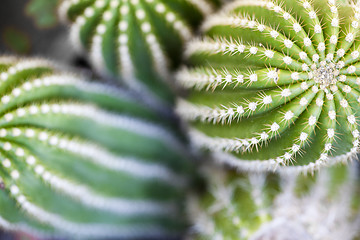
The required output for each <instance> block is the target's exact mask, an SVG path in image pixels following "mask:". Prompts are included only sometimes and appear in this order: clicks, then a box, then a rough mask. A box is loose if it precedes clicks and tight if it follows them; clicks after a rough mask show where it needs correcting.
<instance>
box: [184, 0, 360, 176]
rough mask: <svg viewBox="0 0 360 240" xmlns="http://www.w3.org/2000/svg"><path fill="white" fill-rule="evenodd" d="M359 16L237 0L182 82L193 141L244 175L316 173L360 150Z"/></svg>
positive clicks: (329, 4) (208, 34)
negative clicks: (283, 170)
mask: <svg viewBox="0 0 360 240" xmlns="http://www.w3.org/2000/svg"><path fill="white" fill-rule="evenodd" d="M359 20H360V9H359V8H358V7H356V6H355V5H350V4H348V3H345V1H343V2H335V0H329V1H325V0H314V1H307V0H296V1H293V0H284V1H268V0H255V1H235V2H232V3H229V4H228V5H227V7H225V9H224V10H223V11H222V12H221V13H219V14H217V15H215V16H212V17H210V19H208V20H207V21H206V22H205V24H204V25H203V32H204V37H203V38H202V39H198V40H194V41H193V42H192V43H191V44H190V46H189V47H188V49H187V57H188V59H189V61H190V63H191V64H192V67H190V68H184V69H183V70H182V71H180V73H179V74H178V81H179V82H180V84H182V85H183V86H184V87H186V88H188V89H191V90H192V91H191V93H190V96H189V98H188V100H179V104H178V112H179V113H180V115H182V116H183V118H185V119H187V120H188V121H190V122H191V123H192V126H193V131H192V135H193V137H194V141H195V142H196V143H197V144H198V145H199V146H201V147H205V148H208V149H210V150H213V152H215V155H216V158H217V159H218V160H219V161H222V162H226V163H228V164H230V165H234V166H236V167H239V168H243V169H247V170H256V169H257V170H269V169H270V170H273V169H276V168H278V167H287V166H291V167H288V168H292V169H295V171H303V172H309V171H314V170H317V169H319V168H320V167H321V166H323V165H329V164H333V163H335V162H338V161H340V160H343V159H344V158H343V157H344V156H347V157H348V158H351V157H353V156H354V155H355V154H356V152H357V151H358V144H359V141H358V137H359V130H358V128H359V116H358V114H359V112H360V109H359V102H360V88H359V84H360V78H359V77H358V75H359V73H360V70H359V66H360V65H359V60H360V54H359V51H358V48H359V43H360V42H359V40H358V33H359Z"/></svg>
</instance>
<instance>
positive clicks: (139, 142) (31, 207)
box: [0, 58, 189, 239]
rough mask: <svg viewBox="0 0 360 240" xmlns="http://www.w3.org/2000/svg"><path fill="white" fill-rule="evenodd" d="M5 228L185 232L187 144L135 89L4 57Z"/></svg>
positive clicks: (76, 233) (0, 214)
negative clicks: (121, 88) (131, 93)
mask: <svg viewBox="0 0 360 240" xmlns="http://www.w3.org/2000/svg"><path fill="white" fill-rule="evenodd" d="M0 79H1V84H0V91H1V106H0V112H1V113H0V114H1V118H0V145H1V150H0V156H1V157H0V159H1V160H0V161H1V165H0V176H1V181H2V182H3V186H4V189H3V190H1V191H0V226H1V227H2V228H5V229H8V230H19V231H25V232H30V233H34V234H36V235H44V236H46V235H52V234H57V236H59V234H60V236H62V235H65V236H66V235H69V236H71V237H76V238H86V239H91V238H95V239H106V238H110V237H111V238H117V237H123V238H126V239H128V238H130V239H131V238H134V237H137V238H141V237H161V236H167V237H171V236H176V235H177V234H179V232H180V231H181V229H182V227H184V225H183V224H184V223H183V222H182V220H179V219H180V218H179V217H178V215H179V214H181V209H180V207H179V205H178V204H179V201H181V199H182V198H183V193H184V192H183V191H184V190H185V184H186V178H185V174H184V172H185V171H188V169H189V165H188V163H186V161H185V159H184V158H185V157H184V153H183V152H184V150H183V144H182V143H181V142H180V141H178V140H177V139H176V138H175V137H174V136H173V135H172V134H171V133H170V132H168V131H166V130H165V128H162V127H160V126H158V125H157V124H155V123H153V122H154V121H157V120H158V118H159V117H158V116H157V114H156V113H155V112H152V110H151V109H149V108H148V107H147V106H144V105H143V104H141V103H140V102H137V101H135V100H134V99H132V98H131V97H130V96H128V95H127V94H126V93H125V92H120V91H118V90H114V89H113V88H111V87H107V86H104V85H102V84H99V83H91V82H87V81H85V80H83V79H82V78H81V77H79V76H76V75H71V74H64V73H62V71H60V70H59V69H58V68H56V67H55V65H54V64H51V63H49V62H47V61H42V60H18V59H13V58H1V59H0Z"/></svg>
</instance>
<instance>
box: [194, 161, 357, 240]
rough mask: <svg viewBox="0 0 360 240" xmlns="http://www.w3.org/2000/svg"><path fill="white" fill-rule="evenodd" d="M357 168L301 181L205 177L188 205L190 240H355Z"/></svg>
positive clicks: (273, 177) (326, 172)
mask: <svg viewBox="0 0 360 240" xmlns="http://www.w3.org/2000/svg"><path fill="white" fill-rule="evenodd" d="M357 167H358V166H355V164H351V166H344V165H342V166H339V165H337V166H334V167H331V168H329V169H324V170H323V171H320V172H318V173H316V174H315V175H314V176H312V177H305V176H303V175H298V176H295V175H288V174H287V175H285V174H284V175H276V174H268V175H267V174H265V173H263V174H261V173H260V174H239V173H236V174H234V173H233V172H225V171H221V170H219V169H217V170H214V169H213V170H211V171H209V172H208V174H209V176H208V180H209V182H210V186H209V188H210V191H209V193H208V195H207V196H205V197H203V199H201V200H200V201H197V202H196V201H193V204H192V209H191V210H192V211H191V212H192V213H193V218H194V220H195V225H194V228H195V231H196V232H197V235H195V237H194V239H202V240H207V239H214V240H215V239H216V240H220V239H221V240H232V239H233V240H235V239H236V240H248V239H249V240H270V239H272V240H275V239H276V240H290V239H291V240H324V239H327V240H336V239H344V240H355V239H358V238H359V237H360V235H359V234H360V229H359V224H360V204H359V203H360V201H359V200H360V199H359V196H360V191H359V190H360V189H359V185H358V181H359V178H358V176H359V172H358V171H357V170H358V169H357Z"/></svg>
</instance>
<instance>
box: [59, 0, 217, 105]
mask: <svg viewBox="0 0 360 240" xmlns="http://www.w3.org/2000/svg"><path fill="white" fill-rule="evenodd" d="M217 5H218V0H173V1H167V0H64V1H63V3H62V5H61V7H60V10H59V12H60V15H61V16H63V18H64V19H67V21H68V22H70V23H71V39H72V42H73V44H74V45H75V47H76V48H77V49H82V50H83V51H85V52H86V53H88V55H89V57H90V60H91V62H92V65H93V67H94V68H96V69H97V70H98V72H100V73H102V74H103V75H105V76H112V77H118V76H120V77H122V78H123V81H124V82H125V84H127V85H128V86H130V87H132V88H133V89H135V90H138V91H144V90H147V92H148V93H149V94H150V93H151V94H153V95H154V94H155V96H157V97H158V98H159V97H160V98H162V99H167V100H169V99H172V98H173V96H172V94H171V91H170V88H169V86H171V85H172V83H171V78H172V77H171V75H170V74H169V70H170V69H171V68H174V67H176V66H177V65H179V62H180V60H181V56H182V50H183V49H182V46H183V44H184V42H185V41H187V40H188V39H189V38H190V37H191V35H192V31H193V27H195V26H197V25H198V24H199V22H200V21H201V20H202V19H203V17H204V16H205V15H207V14H208V13H210V12H212V10H213V9H214V8H215V7H216V6H217Z"/></svg>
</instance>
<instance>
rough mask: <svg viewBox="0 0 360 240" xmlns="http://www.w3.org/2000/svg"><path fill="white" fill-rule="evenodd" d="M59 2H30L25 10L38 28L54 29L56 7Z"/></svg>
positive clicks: (32, 0) (57, 0) (37, 0)
mask: <svg viewBox="0 0 360 240" xmlns="http://www.w3.org/2000/svg"><path fill="white" fill-rule="evenodd" d="M58 2H59V0H31V1H30V2H29V3H28V4H27V6H26V9H25V12H26V14H27V15H29V16H30V17H32V18H33V19H34V22H35V24H36V26H37V27H39V28H51V27H55V26H56V24H57V23H58V19H57V16H56V7H57V5H58Z"/></svg>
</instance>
